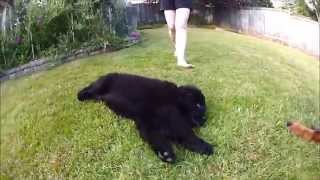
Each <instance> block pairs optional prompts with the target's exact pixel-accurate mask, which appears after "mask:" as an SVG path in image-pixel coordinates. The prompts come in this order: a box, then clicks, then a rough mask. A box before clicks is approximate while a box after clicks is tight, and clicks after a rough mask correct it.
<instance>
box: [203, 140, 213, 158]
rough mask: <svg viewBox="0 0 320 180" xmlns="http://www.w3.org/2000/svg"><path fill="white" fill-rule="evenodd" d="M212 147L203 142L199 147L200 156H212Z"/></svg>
mask: <svg viewBox="0 0 320 180" xmlns="http://www.w3.org/2000/svg"><path fill="white" fill-rule="evenodd" d="M213 151H214V150H213V147H212V145H211V144H208V143H206V142H204V143H203V144H202V146H201V151H200V153H201V154H206V155H212V154H213Z"/></svg>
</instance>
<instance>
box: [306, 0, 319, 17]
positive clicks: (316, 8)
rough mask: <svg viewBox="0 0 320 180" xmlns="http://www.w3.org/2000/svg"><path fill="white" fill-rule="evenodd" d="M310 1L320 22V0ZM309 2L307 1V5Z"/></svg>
mask: <svg viewBox="0 0 320 180" xmlns="http://www.w3.org/2000/svg"><path fill="white" fill-rule="evenodd" d="M308 2H309V4H311V6H312V7H311V9H313V11H314V13H315V14H316V16H317V19H318V22H319V23H320V0H309V1H308ZM309 4H308V3H307V5H309Z"/></svg>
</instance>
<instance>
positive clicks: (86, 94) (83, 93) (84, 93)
mask: <svg viewBox="0 0 320 180" xmlns="http://www.w3.org/2000/svg"><path fill="white" fill-rule="evenodd" d="M92 98H93V95H92V93H90V86H88V87H85V88H83V89H82V90H80V91H79V92H78V100H79V101H85V100H90V99H92Z"/></svg>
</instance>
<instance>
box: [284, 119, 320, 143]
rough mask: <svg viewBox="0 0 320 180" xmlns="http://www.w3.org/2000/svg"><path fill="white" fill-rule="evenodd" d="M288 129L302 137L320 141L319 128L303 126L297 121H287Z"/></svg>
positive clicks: (316, 141)
mask: <svg viewBox="0 0 320 180" xmlns="http://www.w3.org/2000/svg"><path fill="white" fill-rule="evenodd" d="M287 127H288V129H289V131H290V132H291V133H293V134H295V135H296V136H298V137H301V138H302V139H305V140H308V141H313V142H315V143H320V129H312V128H308V127H305V126H303V125H302V124H300V123H299V122H288V123H287Z"/></svg>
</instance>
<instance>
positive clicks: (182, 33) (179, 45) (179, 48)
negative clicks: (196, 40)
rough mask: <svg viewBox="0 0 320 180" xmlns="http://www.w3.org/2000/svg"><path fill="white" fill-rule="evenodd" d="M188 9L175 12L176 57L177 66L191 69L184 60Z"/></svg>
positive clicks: (190, 65)
mask: <svg viewBox="0 0 320 180" xmlns="http://www.w3.org/2000/svg"><path fill="white" fill-rule="evenodd" d="M189 14H190V9H188V8H179V9H177V10H176V21H175V29H176V46H175V47H176V55H177V63H178V66H182V67H193V65H192V64H188V63H187V61H186V58H185V50H186V45H187V25H188V19H189Z"/></svg>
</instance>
